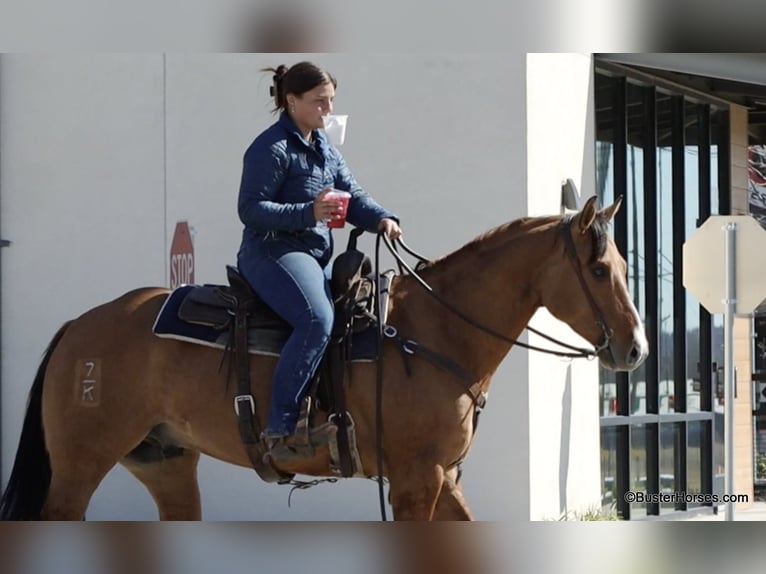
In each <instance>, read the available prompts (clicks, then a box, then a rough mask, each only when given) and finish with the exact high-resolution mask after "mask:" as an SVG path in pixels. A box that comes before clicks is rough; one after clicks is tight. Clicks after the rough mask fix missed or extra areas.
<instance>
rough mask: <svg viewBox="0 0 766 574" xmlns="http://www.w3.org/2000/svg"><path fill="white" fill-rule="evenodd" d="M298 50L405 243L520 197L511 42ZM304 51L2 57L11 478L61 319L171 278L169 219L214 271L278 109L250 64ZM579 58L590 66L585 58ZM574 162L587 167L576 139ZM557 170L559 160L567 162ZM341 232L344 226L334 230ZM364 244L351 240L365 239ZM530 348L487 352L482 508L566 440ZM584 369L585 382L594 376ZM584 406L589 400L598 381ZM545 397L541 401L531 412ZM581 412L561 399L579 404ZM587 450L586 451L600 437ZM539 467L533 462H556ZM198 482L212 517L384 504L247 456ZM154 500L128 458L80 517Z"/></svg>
mask: <svg viewBox="0 0 766 574" xmlns="http://www.w3.org/2000/svg"><path fill="white" fill-rule="evenodd" d="M306 58H308V59H312V60H314V61H316V62H317V63H318V64H320V65H322V66H324V67H327V68H328V69H330V70H331V71H332V72H333V73H334V74H335V75H336V76H337V77H338V79H339V87H338V93H337V98H336V112H337V113H348V114H349V115H350V117H349V127H348V134H347V140H346V145H345V146H344V148H343V152H344V154H345V156H346V159H347V161H348V163H349V165H350V166H351V167H352V169H353V170H354V172H355V174H356V176H357V179H358V180H359V181H360V182H361V183H362V184H363V185H364V186H365V187H366V188H367V189H368V191H370V192H371V193H372V194H373V195H374V196H375V197H376V198H377V199H378V200H379V201H380V202H381V203H383V204H384V205H386V206H387V207H390V208H391V209H393V210H395V211H396V212H398V213H399V214H400V215H401V217H402V220H403V225H404V229H405V237H406V240H407V242H408V243H409V244H410V245H411V246H412V247H414V248H416V249H418V250H419V251H421V252H423V253H424V254H426V255H431V256H439V255H442V254H445V253H446V252H448V251H452V250H453V249H456V248H458V247H459V246H460V245H462V244H464V243H465V242H467V241H468V240H470V239H471V238H473V237H474V236H475V235H477V234H479V233H481V232H483V231H485V230H487V229H488V228H490V227H492V226H495V225H497V224H500V223H502V222H505V221H508V220H510V219H514V218H516V217H519V216H522V215H525V214H526V213H527V212H528V209H527V204H528V202H530V197H531V195H530V192H528V189H531V186H528V184H527V178H526V174H527V167H528V162H527V151H526V146H527V139H526V136H527V133H526V132H527V130H528V129H531V128H533V127H534V128H535V129H536V126H533V125H532V124H529V125H528V124H527V120H526V118H527V114H526V100H527V95H528V94H527V88H526V85H525V83H526V73H525V70H526V63H525V56H524V55H523V53H521V52H519V53H516V54H513V53H512V54H510V55H509V54H503V55H502V56H500V55H488V56H478V55H477V56H470V55H449V54H434V55H376V56H369V55H359V56H354V55H324V54H317V55H307V56H306ZM586 59H587V58H586ZM296 60H297V59H296V58H293V57H286V56H273V55H272V56H269V55H245V54H237V55H218V54H205V55H193V56H183V55H169V56H167V57H163V56H161V55H152V54H146V55H73V54H68V55H3V56H1V57H0V165H1V166H2V171H0V193H2V213H1V214H0V217H2V220H1V221H0V223H1V225H2V229H3V235H4V237H6V238H8V239H10V240H11V241H13V245H12V246H11V247H10V248H8V249H6V250H4V253H3V255H4V258H3V270H2V271H3V273H2V285H1V286H0V288H2V295H3V302H2V305H3V307H2V317H3V321H2V330H3V333H2V334H3V346H2V349H1V352H2V357H3V361H2V377H3V388H2V429H0V430H1V431H2V463H3V464H2V479H3V483H4V482H5V481H6V480H7V477H8V475H9V473H10V467H11V464H12V460H13V457H14V455H15V450H16V445H17V442H18V436H19V432H20V429H21V422H22V417H23V412H24V408H25V404H26V397H27V392H28V389H29V385H30V384H31V381H32V377H33V375H34V372H35V369H36V367H37V364H38V362H39V359H40V356H41V353H42V352H43V350H44V349H45V347H46V345H47V343H48V341H49V339H50V337H51V336H52V335H53V333H54V331H55V330H56V329H57V328H58V326H59V325H60V324H61V323H62V322H63V321H65V320H66V319H68V318H70V317H73V316H76V315H78V314H80V313H82V312H83V311H85V310H87V309H88V308H90V307H93V306H95V305H97V304H99V303H102V302H104V301H107V300H109V299H111V298H113V297H115V296H117V295H119V294H121V293H123V292H125V291H127V290H130V289H132V288H133V287H136V286H139V285H148V284H152V285H163V284H165V285H166V284H167V283H168V280H169V279H168V270H167V267H168V264H167V260H168V251H169V246H170V241H171V237H172V233H173V230H174V227H175V223H176V222H177V221H179V220H187V221H188V222H189V224H190V225H191V227H192V228H193V230H194V248H195V257H196V270H195V280H196V282H198V283H202V282H220V281H223V280H224V265H225V264H227V263H232V262H234V261H235V255H236V250H237V247H238V244H239V237H240V233H241V225H240V223H239V221H238V220H237V218H236V197H237V190H238V185H239V178H240V169H241V158H242V153H243V152H244V150H245V148H246V147H247V145H249V143H250V141H251V140H252V138H253V137H255V135H257V133H258V132H259V131H261V130H262V129H263V128H265V127H266V126H267V125H268V124H269V123H270V122H271V121H273V117H272V116H271V115H270V113H269V109H270V107H271V102H270V101H269V98H268V86H269V85H270V75H269V74H261V73H259V72H258V70H259V68H262V67H264V66H270V65H278V64H280V63H292V62H294V61H296ZM574 61H575V62H577V63H578V68H579V69H581V70H582V69H584V68H582V66H580V65H579V64H582V62H583V61H584V60H583V59H582V58H575V60H574ZM557 70H558V71H560V67H557V66H554V67H553V68H551V69H550V70H549V73H554V72H556V71H557ZM545 81H547V82H548V84H549V85H554V84H555V80H554V79H553V78H549V79H548V80H545ZM580 81H581V80H580ZM581 87H582V86H581V85H580V86H579V87H578V93H579V90H580V88H581ZM548 133H552V132H551V131H550V130H549V131H548ZM553 143H554V144H555V142H553ZM577 149H578V150H579V149H581V148H579V147H578V148H577ZM578 153H579V152H578ZM563 155H566V154H563ZM574 161H575V164H576V165H577V166H579V167H582V166H583V165H586V164H585V163H583V162H582V161H581V158H579V156H578V159H575V160H574ZM564 171H566V172H567V174H568V176H571V170H570V168H567V169H566V170H564ZM558 178H559V174H556V177H555V181H554V179H551V181H546V182H542V185H543V186H548V185H553V188H552V189H553V191H551V190H547V191H549V192H550V193H552V194H553V195H552V196H551V198H550V203H546V204H545V206H542V205H539V204H536V205H537V207H536V210H537V209H542V208H543V207H547V206H550V208H549V210H548V211H549V212H557V211H558V207H557V203H556V201H555V199H554V195H556V194H557V193H558V187H557V186H558V183H559V182H558ZM538 192H539V193H543V191H542V190H538ZM535 197H537V196H535ZM345 237H346V235H345V233H340V234H339V235H338V236H337V239H338V245H339V246H342V245H343V244H344V243H345ZM372 244H373V243H372V239H371V238H366V239H365V240H364V241H363V245H364V246H365V247H367V248H369V249H371V248H372ZM530 360H532V359H531V357H528V356H527V354H526V352H523V351H517V350H514V351H513V352H512V353H511V355H510V356H509V358H508V359H507V360H506V361H505V362H504V363H503V364H502V365H501V367H500V368H499V369H498V372H497V376H496V380H497V382H496V383H495V385H494V386H493V388H492V393H491V396H490V402H489V406H488V409H487V410H486V412H485V414H484V415H483V420H482V424H481V427H480V429H479V434H478V437H477V441H476V443H475V445H474V448H473V450H472V451H471V453H470V455H469V456H468V459H467V461H466V464H465V467H464V470H465V474H464V479H463V480H464V488H465V492H466V495H467V497H468V500H469V501H470V502H471V504H472V506H473V509H474V511H475V513H476V516H477V517H478V518H480V519H488V520H508V519H517V520H526V519H528V517H529V516H530V482H531V481H532V479H533V478H534V479H535V480H536V479H537V476H536V475H537V471H535V473H534V474H535V476H534V477H533V476H532V475H531V474H530V473H531V471H530V461H531V460H532V459H531V457H530V449H533V448H535V449H536V448H538V447H539V448H549V447H551V445H553V447H554V450H553V451H552V452H551V453H550V456H552V457H553V458H558V457H560V454H559V451H558V449H556V448H555V441H554V443H551V444H548V443H546V442H541V443H538V441H535V442H530V436H529V435H530V426H531V424H530V417H529V410H530V405H531V402H530V397H529V396H528V393H529V390H528V389H527V386H528V381H529V380H530V379H529V378H528V377H527V372H528V361H530ZM535 360H537V359H535ZM543 368H544V367H543ZM577 368H578V369H579V368H580V367H579V366H578V367H577ZM559 371H561V370H560V369H559ZM562 377H564V373H563V371H561V372H557V373H556V375H555V378H556V382H555V385H556V386H554V387H553V389H558V390H559V391H560V390H561V389H562V386H561V385H562V384H563V381H564V379H563V378H562ZM589 384H591V385H592V386H593V389H594V390H595V385H596V379H595V378H593V379H592V380H591V382H590V383H589ZM535 385H540V383H539V381H538V382H536V383H535ZM529 386H530V388H531V387H532V385H529ZM578 392H579V391H578ZM592 404H593V405H594V407H593V408H594V409H595V405H596V400H595V397H594V399H593V401H592ZM540 410H545V409H539V408H537V407H535V410H534V412H535V413H536V415H535V416H538V415H540V414H541V413H540V412H539V411H540ZM579 412H580V411H579V410H576V409H573V410H572V414H573V416H579V415H576V413H579ZM542 414H543V419H542V420H543V421H544V422H545V424H548V423H551V424H553V425H554V426H553V428H552V429H550V430H549V431H548V432H549V433H552V435H553V436H558V435H560V434H561V426H560V420H561V418H560V417H561V412H560V409H555V410H554V411H551V412H544V413H542ZM593 415H594V417H595V410H594V411H593ZM534 424H535V425H539V424H540V421H537V420H535V421H534ZM593 424H597V418H594V419H593ZM573 426H579V425H573ZM572 439H574V435H572ZM587 448H588V449H592V459H593V460H594V461H595V462H596V464H597V460H598V459H597V443H596V444H590V445H587ZM535 465H536V466H535V468H538V467H539V466H540V465H538V464H537V463H535ZM543 466H544V468H543V467H540V468H541V470H540V471H541V472H542V471H544V472H548V470H549V465H543ZM550 469H552V470H553V471H555V465H553V466H550ZM597 471H598V467H597V466H596V467H595V470H594V471H593V473H595V474H597ZM595 474H594V476H595ZM554 482H555V481H554ZM200 483H201V486H202V503H203V517H204V518H205V519H208V520H217V519H231V520H238V519H247V520H249V519H271V520H282V519H288V520H290V519H343V520H366V519H370V520H375V519H377V518H378V516H379V514H378V503H377V498H376V494H377V490H376V486H375V484H374V483H372V482H369V481H363V480H350V481H344V483H343V484H342V485H335V486H329V485H324V486H318V487H316V488H314V489H312V490H309V491H305V492H299V493H296V494H295V495H294V496H293V502H292V508H291V509H288V508H287V494H288V490H287V489H285V488H280V487H277V486H274V485H265V484H262V483H261V482H260V481H259V479H258V478H257V476H256V475H255V473H254V472H253V471H252V470H249V469H246V468H237V467H233V466H231V465H227V464H224V463H221V462H218V461H215V460H212V459H208V458H203V460H202V462H201V465H200ZM567 484H574V483H573V482H571V479H570V480H569V481H568V482H567ZM597 484H598V480H597V479H596V480H594V482H593V485H592V486H591V488H596V489H597ZM536 488H538V490H536V494H535V496H536V497H538V498H544V497H546V496H548V495H549V494H550V495H551V496H554V499H555V497H557V496H558V494H557V493H559V492H560V487H559V486H558V485H554V486H553V491H552V493H549V494H546V493H545V491H544V490H539V487H536ZM567 488H569V487H567ZM155 517H156V511H155V509H154V505H153V503H152V501H151V500H150V498H149V496H148V494H147V493H146V492H145V490H144V489H143V487H142V486H141V485H140V484H139V483H138V482H137V481H136V480H135V479H133V478H132V477H131V476H130V475H129V474H128V473H127V472H126V471H124V470H123V469H121V468H120V467H118V468H115V469H114V470H113V471H112V472H111V473H110V474H109V475H108V476H107V478H106V480H105V481H104V482H103V483H102V485H101V486H100V487H99V489H98V491H97V492H96V494H95V496H94V498H93V500H92V503H91V506H90V508H89V510H88V519H90V520H100V519H103V520H110V519H126V520H152V519H154V518H155Z"/></svg>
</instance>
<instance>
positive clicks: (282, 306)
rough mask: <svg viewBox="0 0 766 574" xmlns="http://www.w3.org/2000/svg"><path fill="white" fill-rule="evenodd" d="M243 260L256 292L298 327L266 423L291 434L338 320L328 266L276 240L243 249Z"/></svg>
mask: <svg viewBox="0 0 766 574" xmlns="http://www.w3.org/2000/svg"><path fill="white" fill-rule="evenodd" d="M238 266H239V270H240V272H241V273H242V274H243V275H244V276H245V278H246V279H247V281H248V282H249V283H250V285H251V286H252V288H253V289H254V290H255V292H256V293H257V294H258V295H259V296H260V297H261V298H262V299H263V300H264V301H265V302H266V303H267V304H268V305H269V306H271V307H272V309H274V311H276V313H277V314H279V315H280V316H281V317H282V318H284V319H285V320H286V321H287V322H288V323H290V325H292V327H293V332H292V334H291V335H290V337H289V338H288V340H287V342H286V344H285V346H284V349H283V350H282V354H281V355H280V357H279V361H278V362H277V368H276V371H275V372H274V380H273V383H272V387H271V404H270V407H269V422H268V426H267V427H266V429H265V432H266V433H267V434H268V435H271V436H274V435H280V436H287V435H291V434H293V432H294V431H295V425H296V424H297V422H298V416H299V414H300V404H301V400H302V399H303V397H304V395H305V393H306V391H307V387H308V383H309V382H310V381H311V378H312V376H313V375H314V372H315V371H316V368H317V366H318V365H319V362H320V361H321V359H322V356H323V355H324V351H325V349H326V348H327V343H328V341H329V339H330V333H331V330H332V326H333V316H334V309H333V303H332V295H331V293H330V284H329V281H328V277H327V275H326V270H325V269H323V268H322V266H321V265H320V264H319V262H318V261H317V260H316V258H314V257H313V256H311V255H309V254H308V253H304V252H301V251H287V250H284V249H278V248H276V246H274V247H273V248H270V247H267V246H261V247H260V248H248V249H245V250H243V251H241V252H240V255H239V258H238ZM328 270H329V266H328Z"/></svg>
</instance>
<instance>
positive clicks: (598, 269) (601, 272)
mask: <svg viewBox="0 0 766 574" xmlns="http://www.w3.org/2000/svg"><path fill="white" fill-rule="evenodd" d="M606 275H607V272H606V266H605V265H596V266H595V267H594V268H593V276H594V277H595V278H596V279H604V278H606Z"/></svg>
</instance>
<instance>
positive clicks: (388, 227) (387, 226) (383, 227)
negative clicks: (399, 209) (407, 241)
mask: <svg viewBox="0 0 766 574" xmlns="http://www.w3.org/2000/svg"><path fill="white" fill-rule="evenodd" d="M378 231H382V232H383V233H385V234H386V235H388V237H389V238H390V239H398V238H399V237H401V236H402V229H401V227H399V224H398V223H397V222H396V221H394V220H393V219H391V218H389V217H385V218H383V219H381V220H380V223H378Z"/></svg>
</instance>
